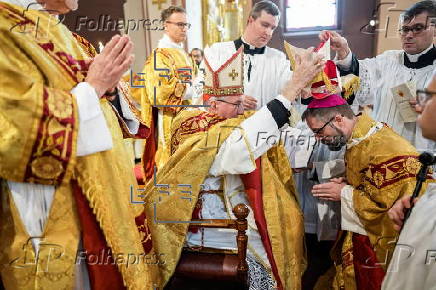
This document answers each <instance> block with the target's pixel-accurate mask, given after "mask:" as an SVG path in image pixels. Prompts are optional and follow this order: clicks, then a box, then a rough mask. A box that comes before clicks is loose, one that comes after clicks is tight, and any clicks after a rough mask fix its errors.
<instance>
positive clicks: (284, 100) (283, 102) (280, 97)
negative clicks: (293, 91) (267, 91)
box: [276, 95, 292, 111]
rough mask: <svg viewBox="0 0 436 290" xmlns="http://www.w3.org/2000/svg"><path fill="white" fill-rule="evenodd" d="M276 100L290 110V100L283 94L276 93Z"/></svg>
mask: <svg viewBox="0 0 436 290" xmlns="http://www.w3.org/2000/svg"><path fill="white" fill-rule="evenodd" d="M276 100H279V101H280V102H281V103H282V104H283V106H285V108H286V109H287V110H288V111H290V110H291V107H292V103H291V101H289V100H288V99H286V98H285V97H284V96H283V95H278V96H277V97H276Z"/></svg>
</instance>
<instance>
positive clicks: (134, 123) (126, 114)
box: [118, 92, 139, 135]
mask: <svg viewBox="0 0 436 290" xmlns="http://www.w3.org/2000/svg"><path fill="white" fill-rule="evenodd" d="M118 97H119V98H120V105H121V111H122V112H119V113H120V114H122V116H123V119H124V122H125V123H126V125H127V128H128V129H129V133H130V134H132V135H136V134H137V133H138V130H139V121H138V119H137V118H136V116H135V114H134V113H133V111H132V110H131V109H130V106H129V102H128V101H127V100H126V99H125V96H124V95H123V93H121V92H119V93H118Z"/></svg>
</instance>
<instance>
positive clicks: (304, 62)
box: [282, 47, 325, 102]
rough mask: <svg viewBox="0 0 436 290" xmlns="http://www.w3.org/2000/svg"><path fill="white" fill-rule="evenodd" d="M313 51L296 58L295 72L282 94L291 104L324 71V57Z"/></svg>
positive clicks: (306, 51) (310, 50)
mask: <svg viewBox="0 0 436 290" xmlns="http://www.w3.org/2000/svg"><path fill="white" fill-rule="evenodd" d="M313 50H314V49H313V47H311V48H308V49H306V50H304V51H303V53H301V54H299V55H296V56H295V62H296V65H295V70H294V72H293V74H292V77H291V79H290V80H289V81H288V82H287V83H286V85H285V87H284V89H283V92H282V95H283V96H284V97H285V98H287V99H288V100H289V101H291V102H293V101H295V99H296V98H297V96H299V95H300V93H301V92H302V90H303V89H304V88H305V87H307V85H308V84H309V83H310V81H312V80H313V78H314V77H315V76H316V75H317V74H318V73H320V72H321V71H322V70H323V69H324V65H325V61H324V60H322V59H323V55H321V54H317V53H315V52H314V51H313Z"/></svg>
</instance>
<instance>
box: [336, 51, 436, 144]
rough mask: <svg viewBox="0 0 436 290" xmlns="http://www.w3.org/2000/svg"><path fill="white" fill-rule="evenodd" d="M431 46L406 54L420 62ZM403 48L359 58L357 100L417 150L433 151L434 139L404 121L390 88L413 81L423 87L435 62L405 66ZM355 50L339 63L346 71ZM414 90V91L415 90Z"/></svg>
mask: <svg viewBox="0 0 436 290" xmlns="http://www.w3.org/2000/svg"><path fill="white" fill-rule="evenodd" d="M432 47H433V45H432V46H431V47H429V48H428V49H426V50H425V51H423V52H422V53H420V54H416V55H410V54H407V56H408V58H409V60H410V61H411V62H416V61H418V57H419V56H421V55H422V54H424V53H426V52H428V51H429V50H430V49H431V48H432ZM404 53H405V52H404V51H403V50H389V51H386V52H384V53H382V54H380V55H378V56H376V57H374V58H367V59H364V60H359V77H360V81H361V85H360V89H359V91H358V92H357V93H356V100H357V102H358V103H359V104H360V105H373V106H374V109H373V113H372V117H373V118H374V119H375V120H377V121H380V122H385V123H387V124H388V125H389V126H391V127H392V129H393V130H394V131H395V132H397V133H398V134H400V135H401V136H403V137H404V138H406V139H407V140H409V141H410V142H411V143H412V144H413V145H414V146H415V147H416V148H417V150H418V151H420V152H421V151H426V150H430V151H433V152H435V151H434V150H435V149H436V145H435V142H433V141H430V140H427V139H425V138H424V137H423V136H422V132H421V129H420V128H419V126H417V124H416V122H410V123H405V122H404V121H403V119H402V117H401V115H400V112H399V110H398V108H397V105H396V103H395V101H394V99H393V96H392V92H391V88H393V87H395V86H398V85H401V84H403V83H406V82H409V81H412V82H415V83H416V89H423V88H424V86H425V84H426V83H427V82H428V81H429V80H430V79H431V77H432V74H433V70H434V69H435V62H433V65H429V66H426V67H424V68H420V69H413V68H407V67H406V66H405V65H404ZM351 58H352V53H349V54H348V56H347V57H346V58H345V59H343V60H340V61H336V64H337V65H338V66H339V67H340V68H342V69H345V70H347V69H348V68H349V67H350V65H351ZM412 93H413V92H412Z"/></svg>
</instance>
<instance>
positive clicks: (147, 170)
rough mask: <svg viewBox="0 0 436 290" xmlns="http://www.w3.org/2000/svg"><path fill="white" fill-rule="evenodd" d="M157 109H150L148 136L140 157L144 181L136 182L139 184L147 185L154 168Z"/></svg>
mask: <svg viewBox="0 0 436 290" xmlns="http://www.w3.org/2000/svg"><path fill="white" fill-rule="evenodd" d="M157 112H158V111H157V109H156V108H152V118H151V123H150V134H149V136H148V138H147V141H146V143H145V148H144V153H143V155H142V165H143V167H144V176H143V178H144V180H143V181H142V180H141V182H140V181H139V180H138V183H139V184H147V181H148V180H150V179H151V178H152V177H153V174H154V167H155V165H156V162H155V160H154V158H155V156H156V151H157V140H156V139H157V137H156V133H157V132H156V128H155V125H156V120H157Z"/></svg>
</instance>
